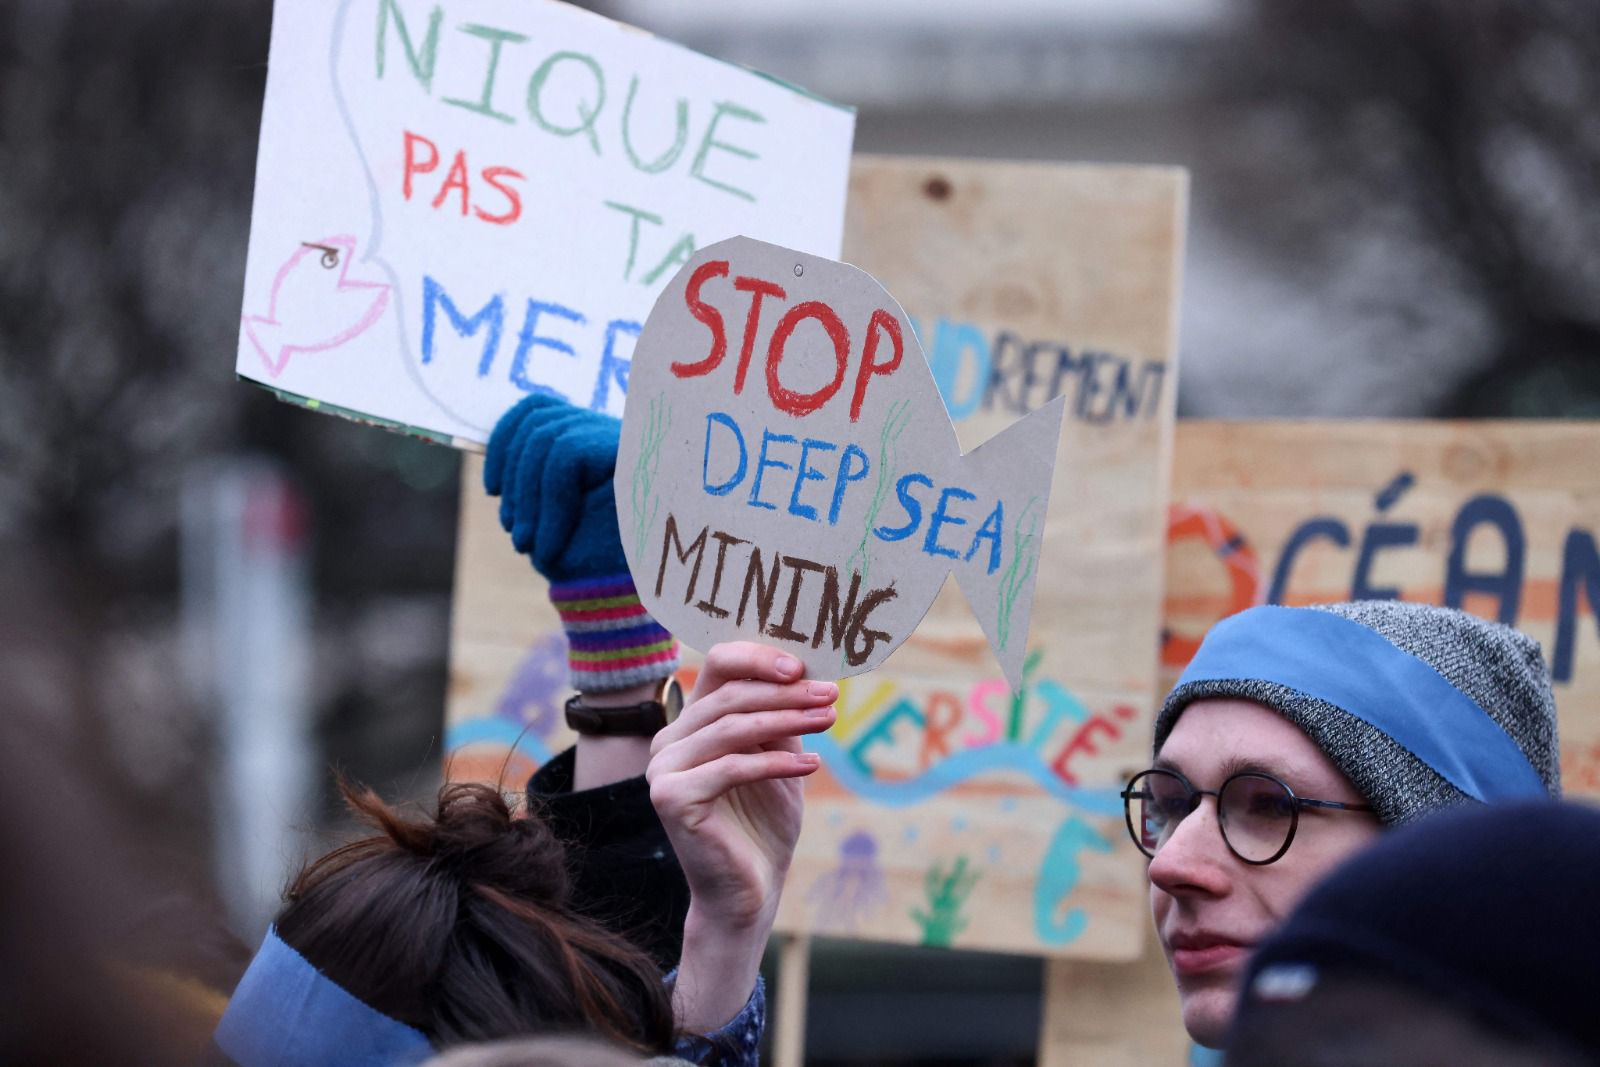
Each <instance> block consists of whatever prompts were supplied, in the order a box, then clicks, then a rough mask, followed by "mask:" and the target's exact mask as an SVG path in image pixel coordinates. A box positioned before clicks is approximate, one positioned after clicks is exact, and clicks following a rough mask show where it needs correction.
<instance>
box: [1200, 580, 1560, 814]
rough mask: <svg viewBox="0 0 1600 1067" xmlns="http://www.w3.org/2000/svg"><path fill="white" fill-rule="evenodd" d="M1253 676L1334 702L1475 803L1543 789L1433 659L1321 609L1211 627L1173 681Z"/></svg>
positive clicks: (1248, 614)
mask: <svg viewBox="0 0 1600 1067" xmlns="http://www.w3.org/2000/svg"><path fill="white" fill-rule="evenodd" d="M1242 680H1256V681H1263V682H1271V683H1274V684H1276V685H1282V686H1286V687H1288V688H1290V689H1293V690H1296V691H1298V692H1301V693H1304V694H1305V695H1306V696H1308V697H1314V698H1315V699H1317V700H1321V701H1324V702H1325V703H1328V704H1332V705H1333V706H1335V707H1337V708H1339V709H1340V710H1342V711H1344V712H1345V713H1346V714H1348V715H1352V716H1354V717H1355V718H1357V719H1360V720H1361V721H1362V722H1364V723H1366V724H1367V725H1369V726H1371V727H1373V728H1374V729H1376V730H1379V731H1381V732H1382V733H1384V734H1387V735H1388V736H1389V737H1390V738H1392V739H1393V740H1394V741H1395V742H1396V743H1397V744H1399V745H1400V746H1401V747H1402V748H1404V749H1405V750H1406V751H1408V752H1410V753H1411V754H1412V755H1413V756H1415V757H1416V758H1417V759H1418V760H1420V761H1422V763H1423V764H1425V765H1426V766H1428V767H1430V768H1432V770H1433V771H1434V772H1436V773H1437V774H1438V775H1439V777H1441V778H1443V779H1444V780H1445V781H1447V782H1449V783H1450V784H1451V785H1453V786H1455V787H1456V788H1457V789H1459V790H1460V791H1461V792H1462V793H1464V794H1466V795H1467V796H1469V797H1472V798H1473V799H1475V800H1481V801H1486V802H1487V801H1501V800H1513V799H1516V798H1519V797H1544V796H1547V795H1548V793H1547V791H1546V789H1545V786H1544V782H1543V781H1542V780H1541V779H1540V778H1539V774H1538V772H1537V771H1535V770H1534V769H1533V765H1532V764H1531V763H1529V762H1528V757H1527V755H1525V754H1524V753H1523V751H1522V749H1520V748H1518V747H1517V743H1516V742H1515V741H1513V740H1512V739H1511V736H1510V735H1509V734H1507V733H1506V732H1505V730H1504V729H1502V728H1501V726H1500V724H1499V723H1497V722H1495V721H1494V720H1493V719H1492V718H1490V717H1489V714H1488V712H1486V711H1484V710H1483V709H1482V708H1481V707H1479V706H1478V704H1477V702H1476V701H1474V700H1473V699H1472V698H1471V697H1469V696H1467V694H1465V693H1463V692H1462V691H1461V690H1459V689H1457V688H1456V687H1455V686H1453V685H1451V684H1450V682H1449V680H1448V679H1446V678H1445V677H1444V675H1442V674H1440V673H1439V672H1438V671H1437V670H1436V669H1435V668H1434V667H1433V666H1432V665H1431V664H1429V663H1427V662H1425V661H1423V660H1421V659H1419V658H1417V657H1416V656H1413V655H1412V654H1411V653H1409V652H1406V651H1404V650H1402V649H1400V648H1397V647H1396V646H1395V645H1394V644H1392V643H1391V642H1390V641H1389V640H1388V638H1386V637H1384V636H1383V635H1382V634H1380V633H1378V632H1377V631H1375V630H1370V629H1368V628H1367V627H1365V626H1363V625H1361V624H1360V623H1358V622H1354V621H1352V620H1350V619H1346V618H1344V617H1343V616H1340V615H1335V614H1333V613H1332V612H1328V611H1316V610H1312V609H1307V608H1282V607H1256V608H1251V609H1249V610H1248V611H1243V612H1240V613H1239V614H1237V615H1233V616H1230V617H1229V618H1226V619H1223V620H1222V621H1221V622H1219V623H1217V624H1216V625H1215V626H1213V627H1212V628H1211V632H1210V633H1208V634H1206V639H1205V641H1204V642H1202V643H1201V645H1200V651H1199V652H1197V653H1195V657H1194V659H1193V660H1192V661H1191V662H1190V663H1189V666H1188V667H1187V668H1186V669H1185V670H1184V672H1183V676H1182V677H1181V678H1179V679H1178V686H1179V687H1182V686H1185V685H1188V684H1189V683H1191V682H1222V681H1233V682H1236V681H1242Z"/></svg>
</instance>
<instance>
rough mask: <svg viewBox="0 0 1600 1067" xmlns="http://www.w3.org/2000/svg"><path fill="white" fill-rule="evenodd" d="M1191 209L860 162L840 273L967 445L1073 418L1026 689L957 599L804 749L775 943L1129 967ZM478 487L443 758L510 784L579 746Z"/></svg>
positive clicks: (1108, 187) (1137, 927)
mask: <svg viewBox="0 0 1600 1067" xmlns="http://www.w3.org/2000/svg"><path fill="white" fill-rule="evenodd" d="M1185 195H1186V185H1185V177H1184V175H1183V174H1182V172H1179V171H1173V170H1161V169H1149V168H1113V167H1071V166H1057V165H1042V164H1004V163H976V162H958V161H945V160H920V159H887V158H858V159H857V160H856V162H855V165H854V168H853V172H852V180H851V196H850V211H849V221H848V225H847V236H846V246H845V259H846V260H847V261H848V262H851V263H853V264H855V265H856V266H859V267H861V268H862V269H864V270H867V271H868V272H870V273H871V274H872V275H873V276H874V277H876V278H877V279H878V280H879V281H880V282H881V283H882V284H883V286H884V287H885V288H887V289H888V290H889V291H890V292H892V293H893V294H894V296H895V297H896V299H898V301H899V302H900V304H901V305H902V306H903V308H904V310H905V312H906V314H907V316H908V317H909V319H910V321H911V322H912V323H913V324H914V325H915V327H916V329H917V331H918V333H919V334H920V336H921V337H922V340H923V346H924V348H925V349H926V351H927V353H928V360H929V365H930V367H931V368H932V372H933V378H934V382H935V384H936V385H938V387H939V390H940V392H941V393H942V395H943V396H944V398H945V403H946V406H947V408H948V409H949V411H950V416H951V418H952V419H953V421H954V425H955V430H956V436H957V439H958V440H959V442H960V445H961V447H962V448H963V449H965V450H968V451H970V450H972V449H974V448H976V447H977V446H978V445H980V444H982V443H983V442H984V441H986V440H987V439H989V438H990V437H992V436H993V435H994V434H995V433H997V432H998V431H1000V430H1002V429H1004V428H1005V427H1007V426H1010V425H1012V424H1013V423H1015V422H1016V421H1017V420H1018V419H1019V418H1021V417H1022V416H1023V415H1026V414H1027V413H1028V412H1030V411H1033V410H1035V409H1037V408H1039V407H1042V406H1043V405H1044V404H1046V403H1047V402H1048V401H1049V400H1050V398H1051V397H1052V396H1054V395H1057V394H1059V395H1061V396H1063V397H1064V398H1065V418H1064V422H1063V426H1062V432H1061V441H1060V445H1059V451H1058V456H1059V457H1060V461H1059V462H1058V463H1057V464H1056V467H1055V477H1054V481H1053V484H1052V488H1051V500H1052V504H1051V508H1050V517H1049V521H1048V523H1047V525H1046V528H1045V531H1044V537H1045V546H1044V548H1043V550H1042V553H1041V557H1040V558H1041V562H1040V572H1039V573H1040V578H1039V583H1038V587H1037V590H1036V593H1035V600H1034V605H1033V626H1032V636H1031V640H1030V648H1029V653H1028V655H1027V657H1026V658H1025V659H1024V660H1023V666H1022V675H1023V678H1022V686H1021V689H1020V691H1019V692H1018V693H1016V694H1015V695H1013V694H1012V692H1011V691H1010V687H1009V686H1008V684H1007V682H1006V679H1005V677H1004V676H1003V673H1002V672H1001V670H1000V668H999V666H998V664H997V663H996V661H995V660H994V658H993V656H992V654H991V652H990V651H989V644H988V640H987V638H986V637H985V634H984V632H983V629H982V628H981V626H980V625H979V623H978V621H977V620H976V619H975V618H974V616H973V613H972V611H971V609H970V608H969V607H968V605H967V604H966V602H965V599H964V598H963V596H962V595H961V593H960V591H959V590H958V589H957V588H956V586H955V585H954V584H948V585H946V587H945V588H944V590H943V591H942V592H941V593H940V594H939V595H938V597H937V598H936V599H935V601H934V604H933V607H932V608H931V609H930V611H929V612H928V615H927V616H926V618H925V619H924V621H923V623H922V625H921V626H919V627H918V628H917V630H916V632H915V634H913V635H912V637H911V638H910V639H908V640H907V642H906V643H905V644H904V645H902V646H901V647H900V648H899V650H898V651H896V652H895V653H894V654H893V655H892V656H891V657H890V658H889V659H888V661H887V662H886V663H885V664H884V666H883V667H881V668H880V669H878V670H876V671H874V672H873V673H871V674H869V675H866V676H863V677H858V678H855V679H850V680H847V681H846V682H845V683H844V684H843V686H842V689H843V692H842V694H841V699H840V702H839V710H840V717H839V723H838V725H837V726H835V727H834V729H833V730H832V731H830V733H829V734H828V735H827V736H825V737H821V738H817V739H815V744H814V746H813V747H814V748H815V749H816V750H817V751H819V752H821V753H822V755H823V770H821V771H819V772H818V774H817V775H816V776H814V777H813V778H812V779H811V780H810V784H809V786H808V794H807V814H806V829H805V832H804V833H803V834H802V837H801V843H800V848H799V850H798V853H797V856H796V861H795V865H794V868H793V870H792V873H791V876H790V882H789V887H788V890H787V892H786V894H785V898H784V905H783V910H782V913H781V914H780V916H779V924H780V927H782V928H784V929H789V930H809V931H816V932H819V933H825V934H829V935H835V936H847V937H857V938H867V939H877V940H889V941H899V942H911V943H924V944H934V945H953V946H955V947H974V948H992V949H998V950H1005V951H1016V952H1029V953H1041V954H1053V955H1075V956H1082V957H1088V958H1095V959H1131V958H1134V957H1136V956H1137V955H1138V954H1139V952H1140V947H1141V942H1142V940H1143V938H1144V928H1145V925H1146V923H1147V920H1146V918H1145V897H1144V889H1143V866H1142V864H1141V863H1140V862H1139V857H1138V856H1137V854H1136V853H1135V852H1134V850H1133V849H1131V848H1128V849H1123V848H1121V847H1120V842H1121V837H1122V836H1123V835H1124V831H1123V829H1122V815H1121V807H1120V804H1121V802H1120V801H1119V800H1118V799H1117V798H1116V790H1117V789H1118V788H1119V787H1120V782H1121V780H1122V776H1123V775H1124V774H1125V773H1127V772H1129V771H1131V770H1132V769H1133V768H1134V767H1135V766H1137V765H1138V764H1139V763H1140V762H1141V761H1142V760H1143V759H1144V757H1145V752H1144V746H1145V744H1146V739H1147V738H1148V736H1149V730H1150V713H1151V708H1152V706H1153V702H1154V700H1155V697H1156V649H1155V647H1154V645H1155V635H1156V634H1158V633H1159V630H1160V617H1159V612H1160V602H1161V564H1160V560H1161V551H1162V544H1163V533H1164V525H1165V523H1164V508H1165V501H1166V469H1167V468H1166V463H1167V450H1168V448H1169V446H1170V435H1171V426H1172V423H1171V419H1172V410H1173V396H1174V394H1173V387H1174V385H1175V367H1174V365H1173V358H1174V348H1173V336H1174V332H1175V313H1176V312H1175V309H1176V306H1177V305H1176V302H1177V279H1178V272H1179V263H1180V262H1181V257H1182V237H1183V224H1184V222H1183V220H1184V203H1185ZM741 326H742V324H741ZM731 344H732V342H731V341H730V345H731ZM730 358H731V357H730ZM640 396H642V394H636V397H635V399H636V400H637V399H639V397H640ZM480 469H481V465H480V464H479V463H478V462H477V461H476V460H475V459H469V460H468V462H467V463H466V465H465V467H464V468H463V487H462V519H461V534H460V541H459V545H458V557H457V576H456V594H455V616H454V621H453V624H452V649H451V687H450V708H449V731H448V734H447V737H446V749H447V751H448V752H449V753H450V760H451V767H450V773H451V775H452V776H453V777H458V778H459V777H477V778H483V779H486V780H495V779H496V778H497V777H498V778H501V779H502V780H504V781H506V782H507V783H508V784H515V785H520V784H521V783H522V782H523V781H525V780H526V775H527V773H528V771H529V770H530V769H531V768H532V767H533V766H534V765H536V764H537V763H538V762H539V761H541V760H542V759H544V758H547V756H548V754H549V753H550V752H552V751H556V750H559V749H560V748H561V747H562V746H564V745H565V744H567V743H569V736H570V735H568V734H567V732H566V729H565V727H564V726H563V725H561V724H560V714H559V711H560V704H559V702H560V700H561V699H562V698H563V697H564V696H565V689H564V683H565V678H564V667H563V662H562V658H561V657H562V652H563V642H562V638H561V635H560V629H559V626H558V625H557V621H556V618H555V614H554V612H553V610H552V609H551V608H550V606H549V603H548V601H547V600H545V598H544V589H543V586H542V584H541V583H540V582H539V581H538V579H537V577H536V576H535V575H534V573H533V571H532V570H531V568H530V567H529V566H528V564H527V562H526V561H525V560H523V559H521V558H520V557H518V556H516V555H515V554H514V553H513V552H512V550H511V548H510V544H509V541H508V539H507V538H506V536H505V534H504V533H503V532H502V531H501V530H500V528H499V526H498V523H497V522H496V516H495V510H494V507H493V502H492V501H490V500H489V499H488V498H487V497H485V496H484V494H483V492H482V489H481V482H480V481H479V477H480V475H479V471H480ZM689 671H692V667H691V668H689ZM686 673H688V671H686ZM513 745H515V746H516V747H515V751H513Z"/></svg>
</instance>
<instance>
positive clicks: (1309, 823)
mask: <svg viewBox="0 0 1600 1067" xmlns="http://www.w3.org/2000/svg"><path fill="white" fill-rule="evenodd" d="M1154 752H1155V761H1154V764H1153V766H1152V768H1151V769H1150V770H1147V771H1144V772H1142V773H1140V774H1138V775H1135V776H1134V778H1133V779H1132V781H1130V782H1129V784H1128V788H1127V789H1126V790H1124V792H1123V798H1124V803H1125V805H1126V813H1127V821H1128V831H1129V833H1130V834H1131V835H1132V836H1133V839H1134V843H1135V844H1137V845H1138V846H1139V848H1140V849H1141V850H1142V851H1143V852H1144V853H1145V854H1146V855H1147V856H1149V857H1150V866H1149V876H1150V908H1151V913H1152V915H1153V917H1154V920H1155V926H1156V933H1157V936H1158V938H1159V940H1160V943H1161V947H1162V950H1163V951H1164V952H1165V954H1166V957H1167V962H1168V964H1169V965H1170V966H1171V968H1172V972H1173V975H1174V977H1175V979H1176V981H1177V986H1178V996H1179V1001H1180V1003H1181V1005H1182V1011H1183V1022H1184V1026H1185V1028H1186V1029H1187V1030H1188V1032H1189V1035H1190V1037H1192V1038H1193V1039H1194V1040H1195V1041H1196V1042H1197V1043H1199V1044H1201V1045H1205V1046H1207V1047H1210V1048H1220V1047H1222V1044H1223V1041H1224V1038H1225V1035H1226V1033H1227V1029H1228V1025H1229V1022H1230V1021H1231V1019H1232V1017H1233V1012H1234V1006H1235V1003H1236V999H1237V988H1238V983H1239V980H1240V977H1241V976H1242V973H1243V971H1244V967H1245V964H1246V961H1247V959H1248V957H1249V954H1250V952H1251V950H1252V949H1253V948H1254V947H1255V946H1256V945H1257V944H1258V943H1259V942H1261V941H1262V940H1263V939H1264V938H1266V937H1267V936H1268V935H1270V934H1271V933H1272V932H1273V930H1275V929H1276V928H1277V927H1278V926H1279V924H1281V923H1282V922H1283V920H1284V919H1285V918H1286V917H1287V916H1288V914H1289V912H1290V910H1291V909H1293V907H1294V906H1295V904H1296V903H1298V902H1299V900H1300V898H1301V897H1302V896H1303V895H1304V894H1305V893H1306V891H1307V890H1309V889H1310V887H1311V886H1312V885H1313V884H1314V883H1315V882H1316V881H1317V880H1318V879H1319V878H1320V877H1322V876H1323V875H1324V874H1325V873H1327V872H1328V871H1329V870H1330V869H1332V867H1333V866H1335V865H1336V864H1337V863H1339V862H1340V861H1341V860H1343V859H1345V858H1346V857H1348V856H1349V855H1351V854H1352V853H1354V852H1356V851H1357V850H1359V849H1361V848H1363V847H1365V846H1367V845H1368V844H1370V843H1371V842H1372V841H1373V840H1374V839H1375V838H1377V836H1378V835H1379V833H1380V831H1381V830H1383V829H1384V828H1385V827H1390V826H1395V825H1399V824H1402V823H1408V822H1411V821H1413V820H1416V819H1419V818H1421V817H1423V816H1425V815H1428V814H1430V813H1432V812H1435V811H1439V810H1442V809H1444V808H1449V807H1453V806H1455V805H1458V804H1465V803H1471V802H1483V803H1498V802H1504V801H1515V800H1523V799H1528V798H1548V797H1550V796H1556V795H1559V793H1560V787H1561V779H1560V765H1559V760H1558V754H1557V746H1556V717H1555V698H1554V695H1553V694H1552V692H1551V689H1550V680H1549V673H1548V671H1547V670H1546V669H1545V665H1544V660H1543V658H1542V656H1541V655H1540V653H1539V647H1538V645H1537V644H1536V643H1535V642H1534V641H1532V640H1531V639H1529V638H1527V637H1525V636H1524V635H1522V634H1520V633H1517V632H1516V631H1515V630H1512V629H1509V628H1507V627H1504V626H1500V625H1498V624H1496V623H1490V622H1485V621H1483V620H1481V619H1478V618H1475V617H1474V616H1471V615H1467V614H1465V613H1463V612H1460V611H1453V610H1450V609H1447V608H1437V607H1431V606H1428V605H1422V604H1407V603H1400V602H1397V601H1361V602H1356V603H1349V604H1333V605H1327V606H1321V607H1314V608H1283V607H1257V608H1251V609H1249V610H1248V611H1244V612H1241V613H1239V614H1238V615H1234V616H1232V617H1230V618H1227V619H1224V620H1223V621H1221V622H1220V623H1218V624H1217V625H1216V626H1214V627H1213V628H1212V629H1211V631H1210V633H1208V634H1207V635H1206V638H1205V640H1204V642H1202V644H1201V646H1200V649H1199V651H1198V652H1197V653H1196V654H1195V657H1194V660H1193V661H1192V662H1191V663H1190V664H1189V666H1188V667H1187V668H1186V669H1185V671H1184V673H1183V675H1182V677H1181V678H1180V679H1179V681H1178V685H1177V686H1176V687H1175V688H1174V689H1173V691H1172V693H1171V694H1170V695H1169V696H1168V697H1167V700H1166V703H1165V705H1164V706H1163V708H1162V709H1161V712H1160V714H1159V715H1158V716H1157V719H1156V727H1155V743H1154ZM1443 888H1444V887H1441V889H1443Z"/></svg>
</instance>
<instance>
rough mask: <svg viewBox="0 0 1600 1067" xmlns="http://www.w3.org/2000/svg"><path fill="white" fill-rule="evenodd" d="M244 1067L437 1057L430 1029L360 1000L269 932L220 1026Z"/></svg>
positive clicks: (224, 1042) (390, 1066)
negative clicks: (428, 1033)
mask: <svg viewBox="0 0 1600 1067" xmlns="http://www.w3.org/2000/svg"><path fill="white" fill-rule="evenodd" d="M215 1041H216V1044H217V1047H218V1048H219V1049H221V1050H222V1052H223V1054H225V1055H226V1056H227V1057H228V1058H229V1059H230V1060H232V1061H233V1062H234V1063H235V1064H238V1067H402V1065H405V1067H408V1065H411V1064H416V1063H420V1062H422V1061H423V1060H425V1059H427V1058H428V1057H429V1056H431V1055H433V1047H432V1046H431V1045H429V1044H428V1039H427V1037H426V1036H424V1035H423V1033H422V1031H420V1030H417V1029H415V1028H413V1027H410V1026H407V1025H406V1024H405V1023H403V1022H401V1021H400V1020H398V1019H394V1018H391V1017H390V1016H387V1015H385V1014H383V1013H382V1012H380V1011H378V1010H377V1009H376V1008H373V1007H371V1006H370V1005H367V1004H365V1003H363V1002H362V1001H360V1000H358V999H357V998H356V997H355V996H353V995H352V994H351V993H350V992H349V991H348V990H346V989H345V988H344V987H342V986H340V985H339V984H338V983H336V982H334V981H333V980H332V979H331V978H329V977H328V976H327V975H325V974H323V973H322V972H320V971H318V970H317V969H316V968H315V967H313V966H312V965H311V962H310V961H309V960H307V959H306V958H305V957H304V956H302V955H300V953H298V952H296V951H295V950H294V949H292V948H290V947H289V946H288V945H287V944H285V943H284V941H283V939H282V938H280V937H279V936H278V932H277V930H268V931H267V936H266V940H264V941H262V942H261V949H260V951H258V952H257V953H256V956H255V959H253V960H251V961H250V968H249V969H248V970H247V971H245V972H244V977H243V978H241V979H240V980H239V986H238V988H237V989H235V990H234V991H233V997H232V999H230V1000H229V1001H228V1010H227V1011H226V1012H224V1013H223V1015H222V1021H221V1022H220V1023H218V1024H217V1032H216V1035H215Z"/></svg>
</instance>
